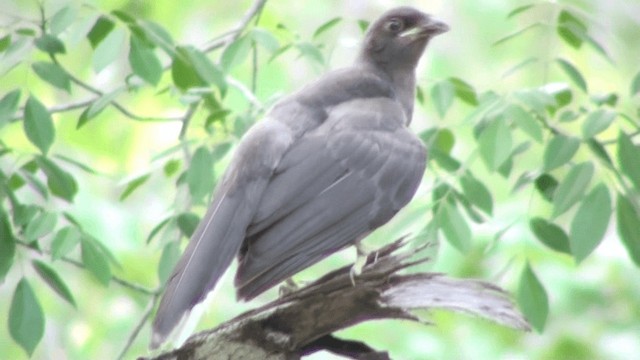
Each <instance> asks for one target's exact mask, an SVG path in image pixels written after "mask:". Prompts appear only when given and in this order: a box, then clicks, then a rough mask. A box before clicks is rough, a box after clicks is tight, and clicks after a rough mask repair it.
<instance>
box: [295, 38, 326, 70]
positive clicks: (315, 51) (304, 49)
mask: <svg viewBox="0 0 640 360" xmlns="http://www.w3.org/2000/svg"><path fill="white" fill-rule="evenodd" d="M295 46H296V49H298V51H300V54H301V55H302V56H306V57H308V58H310V59H312V60H314V61H316V62H317V63H318V64H320V65H324V64H325V62H324V55H322V51H320V49H319V48H318V47H317V46H316V45H314V44H312V43H309V42H301V43H297V44H295Z"/></svg>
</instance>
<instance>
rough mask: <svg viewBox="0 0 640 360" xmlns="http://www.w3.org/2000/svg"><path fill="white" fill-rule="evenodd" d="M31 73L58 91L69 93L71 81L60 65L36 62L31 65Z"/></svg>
mask: <svg viewBox="0 0 640 360" xmlns="http://www.w3.org/2000/svg"><path fill="white" fill-rule="evenodd" d="M32 67H33V71H34V72H35V73H36V74H37V75H38V76H39V77H40V78H41V79H42V80H44V81H46V82H48V83H49V84H51V85H53V86H55V87H57V88H58V89H62V90H65V91H66V92H68V93H70V92H71V79H70V78H69V75H68V74H67V72H66V71H64V69H63V68H62V67H60V65H58V64H55V63H51V62H45V61H38V62H36V63H34V64H33V65H32Z"/></svg>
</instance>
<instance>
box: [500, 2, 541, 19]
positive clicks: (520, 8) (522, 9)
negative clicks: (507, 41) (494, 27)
mask: <svg viewBox="0 0 640 360" xmlns="http://www.w3.org/2000/svg"><path fill="white" fill-rule="evenodd" d="M535 5H536V4H528V5H522V6H518V7H517V8H515V9H513V10H511V11H510V12H509V14H507V19H510V18H512V17H514V16H516V15H518V14H522V13H524V12H526V11H528V10H530V9H532V8H533V7H534V6H535Z"/></svg>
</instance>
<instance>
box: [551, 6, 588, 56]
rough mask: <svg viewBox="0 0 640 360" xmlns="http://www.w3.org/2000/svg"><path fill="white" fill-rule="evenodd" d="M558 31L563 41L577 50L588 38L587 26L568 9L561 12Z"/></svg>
mask: <svg viewBox="0 0 640 360" xmlns="http://www.w3.org/2000/svg"><path fill="white" fill-rule="evenodd" d="M557 31H558V35H560V38H562V40H564V41H565V42H566V43H567V44H569V45H570V46H572V47H573V48H576V49H578V48H580V46H582V43H583V42H584V40H585V39H586V38H587V26H586V25H585V24H584V23H583V22H582V21H581V20H580V19H578V18H577V17H576V16H575V15H573V14H572V13H571V12H569V11H568V10H566V9H565V10H562V11H561V12H560V16H559V17H558V27H557Z"/></svg>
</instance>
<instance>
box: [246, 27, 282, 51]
mask: <svg viewBox="0 0 640 360" xmlns="http://www.w3.org/2000/svg"><path fill="white" fill-rule="evenodd" d="M249 36H250V37H251V39H252V40H253V41H254V42H255V43H256V44H258V45H260V46H262V47H263V48H265V49H267V51H269V52H270V53H274V52H276V51H277V50H278V49H279V48H280V43H279V42H278V39H277V38H276V37H275V36H273V34H271V33H270V32H269V31H266V30H263V29H259V28H253V29H251V32H250V33H249Z"/></svg>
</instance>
